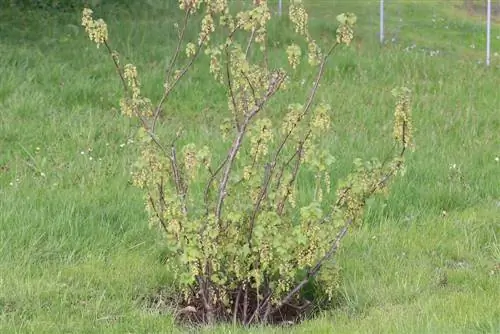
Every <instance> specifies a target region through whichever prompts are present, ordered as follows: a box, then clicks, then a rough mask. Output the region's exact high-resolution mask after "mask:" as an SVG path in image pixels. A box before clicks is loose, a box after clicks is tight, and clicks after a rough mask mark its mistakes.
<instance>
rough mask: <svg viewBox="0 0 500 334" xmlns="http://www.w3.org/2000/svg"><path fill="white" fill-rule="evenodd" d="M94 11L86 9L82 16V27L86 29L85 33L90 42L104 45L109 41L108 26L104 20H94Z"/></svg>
mask: <svg viewBox="0 0 500 334" xmlns="http://www.w3.org/2000/svg"><path fill="white" fill-rule="evenodd" d="M92 14H93V11H92V9H89V8H85V9H84V10H83V15H82V26H84V27H85V32H86V33H87V35H88V36H89V38H90V40H91V41H93V42H95V43H96V44H97V47H99V45H101V44H104V43H105V42H106V41H107V40H108V26H107V25H106V23H105V22H104V21H103V20H102V19H98V20H94V19H93V18H92Z"/></svg>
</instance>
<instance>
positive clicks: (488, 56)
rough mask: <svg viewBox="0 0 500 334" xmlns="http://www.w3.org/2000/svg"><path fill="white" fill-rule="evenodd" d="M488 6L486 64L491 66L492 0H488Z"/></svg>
mask: <svg viewBox="0 0 500 334" xmlns="http://www.w3.org/2000/svg"><path fill="white" fill-rule="evenodd" d="M486 6H487V8H486V66H490V52H491V50H490V47H491V44H490V43H491V0H488V1H487V5H486Z"/></svg>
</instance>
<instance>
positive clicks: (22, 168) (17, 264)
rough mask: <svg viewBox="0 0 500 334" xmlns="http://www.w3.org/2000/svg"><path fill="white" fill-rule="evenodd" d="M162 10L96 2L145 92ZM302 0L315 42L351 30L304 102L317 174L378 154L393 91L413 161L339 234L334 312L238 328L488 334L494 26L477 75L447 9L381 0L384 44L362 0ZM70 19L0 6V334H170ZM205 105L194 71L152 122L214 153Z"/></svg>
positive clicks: (497, 316) (127, 132)
mask: <svg viewBox="0 0 500 334" xmlns="http://www.w3.org/2000/svg"><path fill="white" fill-rule="evenodd" d="M285 2H286V1H285ZM161 3H162V1H148V2H147V4H148V5H141V6H137V5H136V6H135V7H131V8H127V7H121V8H120V7H114V6H112V5H106V6H102V7H99V8H97V9H96V14H97V15H98V16H100V17H103V18H104V19H105V20H106V21H107V23H108V25H109V29H110V39H111V43H112V44H113V45H114V47H115V48H116V49H118V50H119V51H120V52H121V54H123V55H126V57H127V59H128V60H130V61H132V62H133V63H135V64H136V65H137V66H138V68H139V71H140V74H141V77H142V78H143V79H142V81H143V84H144V90H145V91H146V92H147V93H148V94H149V96H151V97H152V98H153V99H154V98H157V97H159V96H160V94H161V84H162V76H163V74H162V72H163V68H164V65H165V62H166V61H167V60H168V56H169V55H170V54H171V52H172V47H173V43H174V42H175V36H176V32H175V30H174V29H173V23H174V21H175V15H174V14H172V13H174V11H175V9H174V7H175V6H172V5H166V4H162V5H160V4H161ZM310 3H312V4H311V5H310V6H309V7H310V9H311V15H310V16H311V17H312V18H313V19H312V23H311V25H312V27H313V29H314V31H315V32H316V33H317V34H318V35H319V36H321V38H323V39H325V40H327V39H328V38H331V37H332V36H333V34H334V31H335V26H334V24H333V23H332V22H333V21H334V18H335V16H336V15H337V14H338V13H340V12H342V11H352V12H355V13H356V14H357V15H358V21H359V27H358V30H357V33H358V38H357V40H356V41H355V42H354V45H353V47H352V48H350V49H342V50H340V51H339V52H338V53H337V54H336V55H335V58H334V59H333V61H332V62H331V63H330V65H329V68H328V69H327V72H326V77H325V81H324V82H323V84H322V89H321V92H320V98H321V99H323V100H326V101H328V102H329V103H331V104H332V105H333V106H334V115H333V118H334V131H333V132H332V134H331V136H330V137H328V138H325V144H328V145H329V146H330V147H331V150H332V152H334V154H335V155H336V158H337V162H336V164H335V167H334V169H333V170H332V180H333V181H335V180H337V179H339V178H341V177H343V176H345V175H346V173H347V172H348V171H349V170H350V169H351V168H352V161H353V159H354V158H356V157H361V158H365V159H368V158H371V157H372V156H382V155H383V154H384V153H386V152H387V151H388V150H390V148H391V124H392V113H393V109H392V104H393V99H392V97H391V94H390V90H391V89H392V88H393V87H395V86H399V85H402V84H406V85H408V86H409V87H410V88H411V89H412V90H413V92H414V93H413V99H414V100H413V108H414V114H413V118H414V125H415V128H416V134H415V141H416V151H415V152H414V153H411V154H410V155H409V156H408V159H407V165H408V168H407V173H406V175H405V176H404V177H402V178H399V179H398V180H397V182H396V183H395V184H394V186H393V189H392V190H393V191H392V193H391V195H390V196H389V198H388V199H386V200H382V199H377V200H375V201H374V202H373V203H372V204H371V205H370V207H369V209H368V212H367V215H366V219H365V224H364V225H363V227H362V228H361V229H360V230H358V231H355V232H353V233H352V234H350V235H349V236H348V237H346V239H345V242H344V244H343V245H344V246H343V248H342V251H341V252H340V254H339V256H338V262H339V264H340V265H341V267H342V269H343V280H344V281H343V284H342V291H343V300H342V302H341V306H340V307H339V308H337V309H334V310H331V311H328V312H326V313H325V314H322V315H321V316H320V317H319V318H317V319H314V320H311V321H307V322H305V323H303V324H301V325H299V326H297V327H295V328H293V329H290V328H287V329H279V328H255V329H252V330H250V332H252V333H290V332H292V333H333V332H335V333H476V332H477V333H498V332H500V303H499V300H500V240H499V238H500V161H499V160H500V93H499V87H500V79H499V78H500V56H498V54H496V55H495V52H497V53H500V23H499V21H496V22H497V23H495V24H494V25H493V30H492V52H493V55H492V65H491V66H490V68H485V66H484V51H483V50H484V46H485V34H484V22H483V21H481V15H479V14H477V13H476V14H477V15H475V14H474V15H473V14H471V13H470V12H468V11H467V10H465V9H463V8H461V7H460V6H461V5H462V4H463V1H425V2H423V1H397V2H392V4H389V5H388V8H387V12H386V15H387V20H388V21H387V27H386V28H387V43H386V45H385V46H384V47H380V46H379V45H378V37H377V24H378V16H377V12H376V11H377V1H335V0H329V1H326V0H324V1H320V0H318V1H310ZM494 3H495V1H494ZM79 19H80V13H79V12H74V13H73V12H67V13H59V14H58V15H57V16H55V15H54V13H51V12H41V11H23V12H19V11H17V10H16V9H15V8H10V9H2V10H1V11H0V60H1V61H0V80H1V81H0V82H1V84H0V332H1V333H29V332H34V333H73V332H74V333H182V332H187V331H188V329H187V328H181V327H177V326H176V325H174V323H173V318H172V316H171V315H170V314H168V313H165V312H164V311H165V307H164V306H162V298H161V296H162V293H160V292H158V291H165V290H168V286H169V274H168V272H167V271H166V270H165V268H164V267H163V266H162V264H161V261H160V260H161V254H162V246H161V236H159V235H158V233H156V232H155V231H152V230H150V229H149V228H148V224H147V218H146V214H145V213H144V210H143V200H142V194H141V193H140V192H139V191H138V190H137V189H135V188H134V187H132V186H131V185H130V182H129V181H130V167H131V165H132V164H133V162H134V161H135V158H134V157H135V154H136V152H137V148H136V144H135V142H134V134H135V130H136V124H135V123H134V122H133V121H129V120H127V119H125V118H123V117H122V116H121V115H120V114H119V112H118V111H117V108H118V99H119V97H120V93H121V92H120V86H119V81H118V80H117V78H116V74H115V73H114V69H113V67H112V64H111V63H110V61H109V59H107V56H106V54H105V51H104V50H102V49H96V48H95V46H94V45H93V44H92V43H90V41H88V39H87V37H86V36H85V34H84V31H83V29H82V28H81V27H80V26H79ZM497 19H499V18H497ZM284 24H286V23H284V22H277V23H276V24H274V25H273V28H272V29H271V32H270V33H271V35H272V36H273V37H275V38H276V41H277V43H278V44H280V45H281V44H285V43H286V42H287V40H288V38H289V37H290V36H289V35H287V33H283V32H282V30H280V27H282V25H284ZM437 51H439V52H437ZM303 70H304V71H306V67H304V69H303ZM304 73H305V75H306V76H309V74H308V73H307V72H304ZM288 102H290V101H283V103H285V104H286V103H288ZM219 105H225V101H224V94H223V92H221V91H220V90H218V89H217V88H216V87H214V86H213V85H212V84H211V81H210V79H209V76H208V75H207V73H205V72H204V69H203V68H197V69H196V71H195V73H193V75H192V76H191V77H190V79H188V80H187V81H186V82H185V84H184V85H182V86H180V89H179V90H178V91H177V92H176V94H175V95H174V96H173V100H172V102H171V104H170V107H169V109H168V110H167V111H166V112H167V117H166V120H165V122H166V124H167V129H173V128H175V127H177V126H178V125H179V124H183V125H184V126H185V128H186V130H187V133H188V134H187V138H186V140H195V141H206V142H207V144H211V143H215V144H214V145H220V144H218V142H216V140H217V130H218V122H219V121H220V119H221V117H222V115H221V114H222V113H221V112H220V111H219V110H217V106H219ZM155 294H156V300H155V301H154V302H153V301H151V300H150V299H151V297H150V296H152V295H155ZM192 331H194V329H192ZM203 332H206V333H244V332H247V331H246V330H244V329H240V328H233V327H217V328H215V329H214V328H212V329H206V330H203Z"/></svg>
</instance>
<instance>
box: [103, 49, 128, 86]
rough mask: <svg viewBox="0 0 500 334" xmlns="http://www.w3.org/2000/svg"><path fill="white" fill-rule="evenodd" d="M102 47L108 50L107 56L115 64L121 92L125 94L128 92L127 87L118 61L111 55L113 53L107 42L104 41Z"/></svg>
mask: <svg viewBox="0 0 500 334" xmlns="http://www.w3.org/2000/svg"><path fill="white" fill-rule="evenodd" d="M104 45H105V46H106V49H107V50H108V52H109V55H110V56H111V59H112V60H113V63H114V64H115V68H116V72H118V75H119V76H120V79H121V82H122V85H123V90H124V91H125V93H126V92H128V86H127V82H126V81H125V77H124V76H123V72H122V69H121V67H120V64H118V60H117V59H116V57H115V54H114V53H113V51H112V50H111V48H110V47H109V44H108V42H107V41H104Z"/></svg>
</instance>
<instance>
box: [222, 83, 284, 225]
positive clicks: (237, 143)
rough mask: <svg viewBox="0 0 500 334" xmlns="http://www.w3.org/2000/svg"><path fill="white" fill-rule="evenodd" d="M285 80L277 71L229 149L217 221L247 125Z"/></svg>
mask: <svg viewBox="0 0 500 334" xmlns="http://www.w3.org/2000/svg"><path fill="white" fill-rule="evenodd" d="M284 80H285V75H284V74H279V73H275V74H274V75H273V76H272V78H271V82H270V84H269V87H268V90H267V93H266V95H265V96H264V97H263V98H262V99H261V101H260V102H259V103H258V104H257V105H256V106H254V107H253V108H252V110H251V111H250V112H249V113H248V114H247V116H246V117H245V120H244V121H243V123H242V124H241V128H240V131H239V132H238V134H237V136H236V138H235V139H234V141H233V144H232V146H231V149H230V150H229V153H228V159H227V162H226V165H225V168H224V173H223V175H222V180H221V183H220V186H219V198H218V200H217V206H216V209H215V216H216V217H217V221H219V222H220V217H221V213H222V205H223V204H224V198H225V197H226V195H227V194H226V189H227V183H228V180H229V175H230V174H231V168H232V166H233V162H234V159H235V158H236V154H237V153H238V151H239V149H240V147H241V144H242V141H243V137H244V135H245V133H246V130H247V127H248V125H249V124H250V121H251V120H252V119H253V117H254V116H255V115H256V114H257V113H258V112H259V111H260V110H261V109H262V108H263V107H264V105H265V104H266V102H267V101H268V100H269V98H271V97H272V96H273V95H274V93H276V91H278V89H279V87H280V86H281V84H282V83H283V81H284Z"/></svg>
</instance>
